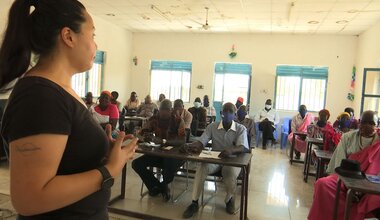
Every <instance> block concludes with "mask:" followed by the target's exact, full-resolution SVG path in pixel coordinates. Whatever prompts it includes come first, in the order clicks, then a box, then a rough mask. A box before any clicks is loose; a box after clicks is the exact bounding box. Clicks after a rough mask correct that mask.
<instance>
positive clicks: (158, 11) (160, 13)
mask: <svg viewBox="0 0 380 220" xmlns="http://www.w3.org/2000/svg"><path fill="white" fill-rule="evenodd" d="M150 8H151V9H152V10H153V11H155V12H156V13H157V14H159V15H160V16H161V17H163V18H165V19H166V20H168V21H169V22H172V20H170V18H169V17H168V16H167V15H166V14H165V13H164V12H162V11H161V10H160V9H159V8H157V6H155V5H151V6H150Z"/></svg>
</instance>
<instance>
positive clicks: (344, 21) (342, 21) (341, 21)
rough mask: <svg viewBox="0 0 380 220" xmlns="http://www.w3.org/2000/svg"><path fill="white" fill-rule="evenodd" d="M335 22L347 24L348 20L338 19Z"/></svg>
mask: <svg viewBox="0 0 380 220" xmlns="http://www.w3.org/2000/svg"><path fill="white" fill-rule="evenodd" d="M335 23H337V24H347V23H348V21H347V20H340V21H337V22H335Z"/></svg>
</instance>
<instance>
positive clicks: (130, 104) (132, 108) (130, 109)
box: [124, 92, 140, 115]
mask: <svg viewBox="0 0 380 220" xmlns="http://www.w3.org/2000/svg"><path fill="white" fill-rule="evenodd" d="M139 106H140V100H139V99H138V98H137V94H136V92H131V97H130V98H129V99H128V100H127V103H125V106H124V108H125V110H126V112H127V114H126V115H136V111H137V109H138V107H139Z"/></svg>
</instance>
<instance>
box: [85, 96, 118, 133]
mask: <svg viewBox="0 0 380 220" xmlns="http://www.w3.org/2000/svg"><path fill="white" fill-rule="evenodd" d="M111 98H112V95H111V93H110V92H109V91H103V92H102V93H101V94H100V97H99V104H98V105H96V106H95V107H93V108H91V109H90V112H91V113H92V116H93V118H94V119H95V120H96V121H97V122H98V123H99V124H100V125H101V126H102V127H103V128H105V127H106V125H107V124H111V126H112V130H114V129H115V128H116V125H117V122H118V120H119V110H118V109H117V107H116V105H113V104H111Z"/></svg>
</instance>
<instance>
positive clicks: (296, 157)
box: [294, 152, 301, 160]
mask: <svg viewBox="0 0 380 220" xmlns="http://www.w3.org/2000/svg"><path fill="white" fill-rule="evenodd" d="M294 159H296V160H299V159H301V153H300V152H296V156H295V157H294Z"/></svg>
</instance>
